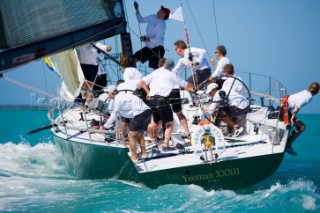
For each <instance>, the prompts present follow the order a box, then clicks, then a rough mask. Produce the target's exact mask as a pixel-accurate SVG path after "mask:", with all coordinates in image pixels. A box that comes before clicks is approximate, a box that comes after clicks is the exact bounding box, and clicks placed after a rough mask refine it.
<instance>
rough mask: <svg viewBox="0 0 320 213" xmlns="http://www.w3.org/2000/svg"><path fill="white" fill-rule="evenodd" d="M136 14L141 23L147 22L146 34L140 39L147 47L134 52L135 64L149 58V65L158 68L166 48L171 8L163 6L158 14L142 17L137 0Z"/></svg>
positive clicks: (135, 4)
mask: <svg viewBox="0 0 320 213" xmlns="http://www.w3.org/2000/svg"><path fill="white" fill-rule="evenodd" d="M134 6H135V9H136V15H137V19H138V22H139V23H147V27H146V35H145V36H142V37H141V38H140V40H141V41H142V42H145V45H146V46H145V47H144V48H142V49H141V50H139V51H137V52H136V53H135V54H134V64H133V65H134V66H135V64H136V62H138V61H141V62H142V63H144V62H146V61H148V60H149V67H151V68H154V69H157V68H158V60H159V59H160V58H163V55H164V53H165V49H164V35H165V33H166V28H167V27H166V22H165V20H167V19H168V18H169V15H170V10H169V9H168V8H165V7H163V6H161V8H160V10H159V11H158V12H157V14H156V15H155V14H153V15H149V16H146V17H142V16H141V15H140V12H139V8H138V4H137V2H135V3H134Z"/></svg>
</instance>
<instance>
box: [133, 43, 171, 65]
mask: <svg viewBox="0 0 320 213" xmlns="http://www.w3.org/2000/svg"><path fill="white" fill-rule="evenodd" d="M164 53H165V50H164V47H163V46H157V47H155V48H152V49H151V48H149V47H144V48H142V49H141V50H139V51H137V52H136V53H135V54H134V57H135V58H137V59H139V60H140V61H141V63H144V62H146V61H149V67H151V68H154V69H157V68H159V67H158V61H159V59H160V58H163V56H164Z"/></svg>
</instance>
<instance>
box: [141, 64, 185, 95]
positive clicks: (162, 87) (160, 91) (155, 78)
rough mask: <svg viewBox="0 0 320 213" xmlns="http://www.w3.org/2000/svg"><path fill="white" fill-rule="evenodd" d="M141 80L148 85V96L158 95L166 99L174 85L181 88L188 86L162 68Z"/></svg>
mask: <svg viewBox="0 0 320 213" xmlns="http://www.w3.org/2000/svg"><path fill="white" fill-rule="evenodd" d="M142 80H143V81H144V82H145V83H146V84H150V85H149V87H150V93H149V96H155V95H160V96H163V97H168V96H169V94H170V92H171V90H172V89H173V88H174V86H175V85H176V84H178V85H179V86H181V87H185V86H187V84H188V83H187V82H186V81H185V80H183V79H181V78H180V77H178V76H177V75H176V74H174V73H173V72H171V71H170V70H167V69H165V68H164V67H160V68H159V69H156V70H155V71H153V72H152V73H151V74H149V75H147V76H146V77H144V78H143V79H142Z"/></svg>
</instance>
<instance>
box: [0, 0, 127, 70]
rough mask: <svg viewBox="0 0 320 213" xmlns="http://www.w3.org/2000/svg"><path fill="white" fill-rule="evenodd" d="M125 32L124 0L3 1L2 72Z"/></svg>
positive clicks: (0, 25) (0, 31)
mask: <svg viewBox="0 0 320 213" xmlns="http://www.w3.org/2000/svg"><path fill="white" fill-rule="evenodd" d="M123 32H125V21H124V15H123V4H122V0H116V1H115V0H76V1H70V0H32V1H26V0H1V1H0V49H2V50H5V51H3V52H0V59H1V63H0V71H1V70H6V69H10V68H13V67H15V66H19V65H22V64H25V63H27V62H30V61H32V60H35V59H39V58H42V57H43V56H46V55H49V54H52V53H55V52H58V51H60V50H65V49H68V48H69V49H70V48H73V47H74V46H78V45H80V44H83V43H88V42H93V41H98V40H102V39H105V38H108V37H111V36H114V35H117V34H120V33H123Z"/></svg>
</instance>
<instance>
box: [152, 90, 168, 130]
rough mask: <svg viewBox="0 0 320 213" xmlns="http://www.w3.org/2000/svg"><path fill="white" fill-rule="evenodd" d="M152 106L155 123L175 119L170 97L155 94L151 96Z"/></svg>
mask: <svg viewBox="0 0 320 213" xmlns="http://www.w3.org/2000/svg"><path fill="white" fill-rule="evenodd" d="M150 107H151V110H152V116H153V121H154V122H155V123H158V122H159V121H162V123H163V124H165V123H168V122H170V121H173V112H172V109H171V105H170V102H169V98H167V97H157V96H153V97H151V98H150Z"/></svg>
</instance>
